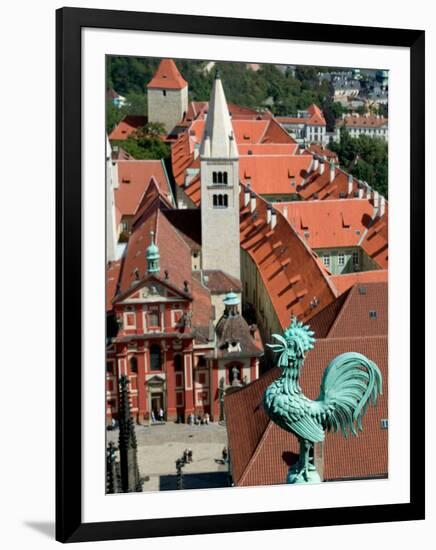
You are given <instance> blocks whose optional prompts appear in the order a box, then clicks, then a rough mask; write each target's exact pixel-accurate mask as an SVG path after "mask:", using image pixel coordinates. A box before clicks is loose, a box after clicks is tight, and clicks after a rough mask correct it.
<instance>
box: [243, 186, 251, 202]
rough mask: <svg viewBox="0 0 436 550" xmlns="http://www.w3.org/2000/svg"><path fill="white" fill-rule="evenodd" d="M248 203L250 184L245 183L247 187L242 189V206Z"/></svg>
mask: <svg viewBox="0 0 436 550" xmlns="http://www.w3.org/2000/svg"><path fill="white" fill-rule="evenodd" d="M249 202H250V184H248V183H247V187H246V188H245V189H244V206H247V204H248V203H249Z"/></svg>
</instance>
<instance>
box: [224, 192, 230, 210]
mask: <svg viewBox="0 0 436 550" xmlns="http://www.w3.org/2000/svg"><path fill="white" fill-rule="evenodd" d="M228 205H229V203H228V196H227V195H223V206H225V207H226V208H227V206H228Z"/></svg>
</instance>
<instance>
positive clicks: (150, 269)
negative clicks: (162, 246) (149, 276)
mask: <svg viewBox="0 0 436 550" xmlns="http://www.w3.org/2000/svg"><path fill="white" fill-rule="evenodd" d="M150 235H151V244H150V246H149V247H148V248H147V252H146V259H147V273H158V272H159V270H160V267H159V260H160V253H159V248H158V246H157V245H156V243H155V242H154V231H150Z"/></svg>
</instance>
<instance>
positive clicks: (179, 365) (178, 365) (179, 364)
mask: <svg viewBox="0 0 436 550" xmlns="http://www.w3.org/2000/svg"><path fill="white" fill-rule="evenodd" d="M174 370H175V371H176V372H181V371H183V359H182V356H181V355H175V356H174Z"/></svg>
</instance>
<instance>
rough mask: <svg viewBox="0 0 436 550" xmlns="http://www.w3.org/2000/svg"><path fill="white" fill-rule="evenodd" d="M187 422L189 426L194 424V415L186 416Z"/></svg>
mask: <svg viewBox="0 0 436 550" xmlns="http://www.w3.org/2000/svg"><path fill="white" fill-rule="evenodd" d="M188 422H189V425H190V426H192V424H194V415H193V414H192V413H191V414H190V415H189V416H188Z"/></svg>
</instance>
